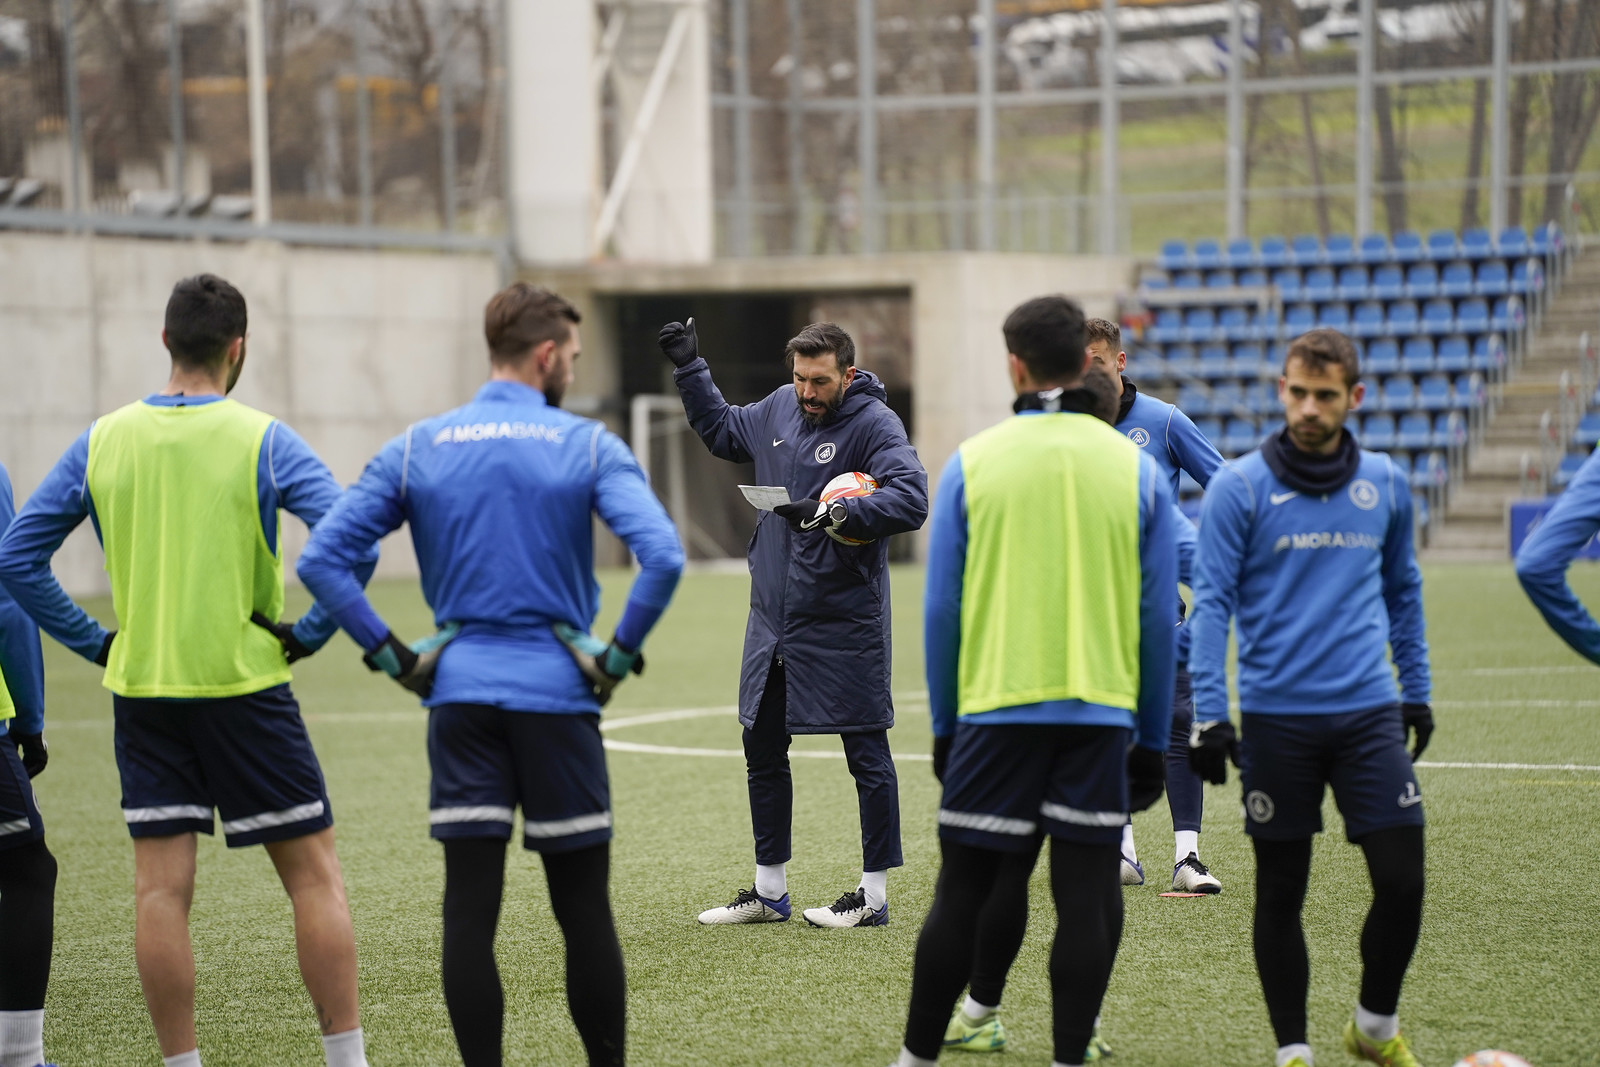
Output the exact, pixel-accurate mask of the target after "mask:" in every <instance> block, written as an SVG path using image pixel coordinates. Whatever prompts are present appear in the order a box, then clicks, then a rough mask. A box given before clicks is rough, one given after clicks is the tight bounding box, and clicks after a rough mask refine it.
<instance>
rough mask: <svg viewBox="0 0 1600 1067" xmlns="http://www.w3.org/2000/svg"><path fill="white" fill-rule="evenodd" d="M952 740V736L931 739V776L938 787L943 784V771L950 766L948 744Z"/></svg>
mask: <svg viewBox="0 0 1600 1067" xmlns="http://www.w3.org/2000/svg"><path fill="white" fill-rule="evenodd" d="M954 740H955V736H954V735H951V736H949V737H935V738H934V739H933V776H934V777H935V778H937V779H939V784H940V785H943V784H944V769H945V767H947V766H949V764H950V744H951V742H953V741H954Z"/></svg>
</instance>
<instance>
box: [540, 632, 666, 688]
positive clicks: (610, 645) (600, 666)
mask: <svg viewBox="0 0 1600 1067" xmlns="http://www.w3.org/2000/svg"><path fill="white" fill-rule="evenodd" d="M553 629H554V630H555V632H556V636H557V637H558V638H560V639H561V643H562V644H563V645H566V646H567V651H568V652H570V653H572V658H573V659H574V660H576V661H577V664H578V669H579V670H580V671H582V672H583V676H584V677H585V678H587V679H588V680H589V691H590V692H591V693H593V694H594V698H595V699H596V700H598V701H599V702H600V706H601V707H605V706H606V703H607V702H608V701H610V699H611V694H612V692H613V691H614V690H615V689H616V688H617V686H618V685H620V684H621V683H622V680H623V679H624V678H626V677H627V676H628V675H629V673H633V674H642V673H644V655H643V654H642V653H641V652H639V651H638V650H637V649H635V650H632V651H629V650H628V649H626V648H623V647H622V646H621V645H619V644H617V639H616V638H615V637H613V638H612V639H611V640H610V641H609V642H607V641H602V640H600V639H599V638H598V637H595V636H594V635H593V634H589V633H585V632H584V631H582V630H580V629H578V628H577V627H574V626H568V625H567V624H566V623H564V622H558V623H556V624H555V626H554V627H553Z"/></svg>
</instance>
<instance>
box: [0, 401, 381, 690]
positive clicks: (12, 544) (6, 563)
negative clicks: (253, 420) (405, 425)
mask: <svg viewBox="0 0 1600 1067" xmlns="http://www.w3.org/2000/svg"><path fill="white" fill-rule="evenodd" d="M221 399H222V397H220V396H215V395H206V396H163V395H160V394H156V395H153V396H147V397H145V399H144V402H145V403H146V404H152V405H155V406H158V407H178V406H181V405H199V404H210V403H215V402H216V401H218V400H221ZM92 429H93V426H91V427H90V429H89V430H85V431H83V433H82V434H81V435H79V437H78V439H77V440H76V441H74V442H72V445H71V446H70V447H69V448H68V449H67V451H66V454H65V455H63V456H62V457H61V459H60V460H58V461H57V462H56V465H55V466H54V467H53V468H51V470H50V473H49V474H47V475H45V478H44V481H42V482H41V483H39V488H37V489H35V490H34V492H33V495H32V496H30V497H29V498H28V502H27V503H26V504H24V505H23V507H22V511H21V512H20V513H19V514H18V515H17V518H16V521H15V522H13V523H12V524H11V528H10V529H8V530H7V531H6V533H5V537H4V539H3V540H0V585H4V586H5V587H6V588H7V589H9V590H10V592H11V595H12V596H13V597H15V598H16V600H17V603H19V604H21V605H22V609H23V610H24V611H26V612H27V613H28V614H29V615H31V616H32V617H33V619H34V621H35V622H37V623H38V624H39V626H40V627H41V628H42V629H43V630H44V631H45V632H46V633H48V634H49V635H50V636H51V637H54V638H55V639H56V640H57V641H60V642H61V643H62V644H63V645H66V646H67V647H68V648H70V649H72V650H73V651H74V652H76V653H78V655H80V656H83V657H84V658H85V659H91V660H92V659H94V658H95V656H96V655H98V654H99V652H100V648H101V646H102V645H103V644H104V643H105V639H106V635H107V630H106V629H105V627H103V626H101V625H100V623H98V622H96V621H95V620H94V619H93V618H92V617H90V615H89V613H88V612H86V611H84V610H83V608H81V607H79V606H78V605H77V604H76V603H74V602H73V600H72V598H71V597H69V596H67V594H66V591H65V590H63V589H62V588H61V583H60V582H58V581H56V576H55V574H54V573H52V572H51V570H50V557H52V556H53V555H55V553H56V550H57V549H58V548H60V547H61V543H62V542H63V541H65V540H66V539H67V535H68V534H70V533H71V532H72V531H73V530H75V529H76V528H77V526H78V524H79V523H81V522H82V521H83V520H84V519H85V518H87V519H89V521H90V522H91V523H93V524H94V529H95V536H96V537H98V536H99V535H100V520H99V518H98V517H97V516H96V515H95V511H94V500H93V499H92V498H91V496H90V493H89V474H88V472H89V433H90V430H92ZM339 492H340V489H339V483H338V482H337V481H335V480H334V477H333V474H332V472H331V471H329V470H328V468H327V466H326V465H325V464H324V463H323V462H322V460H321V459H319V458H318V457H317V454H316V453H315V452H313V451H311V447H310V446H309V445H307V444H306V443H305V441H304V440H303V439H302V438H301V437H300V435H299V434H297V433H295V432H294V431H293V430H291V429H290V428H289V427H288V426H286V425H284V424H283V423H282V422H279V421H277V420H273V422H272V423H271V424H270V425H269V426H268V427H267V432H266V437H265V438H264V439H263V441H262V443H261V457H260V459H259V460H258V461H257V467H256V495H257V498H258V500H259V503H260V506H261V532H262V534H263V535H265V537H266V539H267V547H268V548H269V549H271V550H273V551H276V550H277V543H278V509H280V508H282V509H283V510H285V511H287V512H289V513H290V514H291V515H294V516H296V517H297V518H299V519H300V520H301V521H303V522H304V523H305V524H306V525H307V526H310V527H313V528H315V527H316V525H317V523H318V522H320V521H321V520H322V517H323V515H324V514H325V513H326V512H327V510H328V508H330V507H331V506H332V505H333V502H334V501H335V500H337V499H338V498H339ZM377 558H378V557H377V553H376V551H370V552H369V553H368V554H367V555H366V556H365V557H364V558H363V559H362V561H361V565H360V568H359V577H360V581H361V583H362V584H363V585H364V584H365V583H366V581H367V579H368V578H370V577H372V568H373V566H374V564H375V563H376V562H377ZM337 629H338V624H337V623H336V622H334V620H333V619H332V618H331V617H330V616H329V615H328V613H327V612H326V611H324V610H323V609H322V608H321V606H320V605H315V604H313V605H312V607H311V610H310V611H308V612H306V614H305V615H304V616H302V617H301V618H300V620H299V621H298V622H296V623H295V625H294V635H295V637H296V639H298V640H299V641H300V643H301V644H303V645H305V646H306V647H307V648H309V649H311V650H313V651H315V650H316V649H319V648H321V647H322V646H323V645H324V644H326V643H327V641H328V638H330V637H332V636H333V634H334V632H335V631H336V630H337Z"/></svg>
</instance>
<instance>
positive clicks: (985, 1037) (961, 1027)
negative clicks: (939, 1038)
mask: <svg viewBox="0 0 1600 1067" xmlns="http://www.w3.org/2000/svg"><path fill="white" fill-rule="evenodd" d="M944 1047H945V1048H954V1049H960V1050H962V1051H963V1052H1001V1051H1003V1050H1004V1049H1005V1047H1006V1024H1005V1023H1003V1022H1001V1021H1000V1013H999V1012H998V1011H991V1012H990V1013H989V1014H988V1015H985V1016H984V1017H983V1018H981V1019H979V1020H978V1021H977V1022H973V1021H972V1020H971V1019H969V1018H967V1014H966V1012H964V1011H962V1010H961V1008H960V1007H957V1008H956V1013H955V1014H954V1015H952V1016H950V1025H949V1026H947V1027H945V1031H944Z"/></svg>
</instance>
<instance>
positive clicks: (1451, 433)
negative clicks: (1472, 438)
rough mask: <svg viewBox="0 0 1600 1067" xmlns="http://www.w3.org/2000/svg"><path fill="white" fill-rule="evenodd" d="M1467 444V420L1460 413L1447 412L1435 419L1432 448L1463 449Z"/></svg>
mask: <svg viewBox="0 0 1600 1067" xmlns="http://www.w3.org/2000/svg"><path fill="white" fill-rule="evenodd" d="M1466 443H1467V420H1466V419H1464V418H1462V417H1461V412H1459V411H1445V412H1441V413H1440V414H1439V415H1437V416H1435V417H1434V420H1433V443H1432V445H1430V447H1432V448H1461V447H1462V446H1463V445H1465V444H1466Z"/></svg>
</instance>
